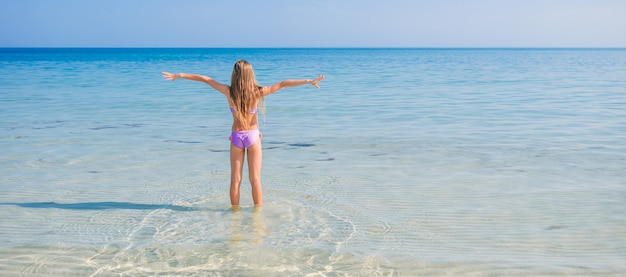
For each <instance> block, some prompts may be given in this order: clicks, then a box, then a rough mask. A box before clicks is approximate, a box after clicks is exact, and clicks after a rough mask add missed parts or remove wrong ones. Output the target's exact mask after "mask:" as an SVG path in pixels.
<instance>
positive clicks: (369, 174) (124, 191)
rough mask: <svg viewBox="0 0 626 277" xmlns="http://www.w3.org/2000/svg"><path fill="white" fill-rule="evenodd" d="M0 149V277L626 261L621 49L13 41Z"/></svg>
mask: <svg viewBox="0 0 626 277" xmlns="http://www.w3.org/2000/svg"><path fill="white" fill-rule="evenodd" d="M238 59H246V60H248V61H249V62H250V63H251V64H252V65H253V67H254V69H255V71H256V77H257V81H258V82H259V84H261V85H271V84H274V83H276V82H279V81H282V80H285V79H313V78H314V77H315V76H317V75H318V74H324V75H325V76H326V79H325V80H324V81H323V82H321V83H320V86H321V89H319V90H318V89H316V88H314V87H312V86H303V87H296V88H289V89H285V90H281V91H279V92H277V93H276V94H273V95H270V96H268V97H267V98H266V113H265V115H264V116H261V117H260V121H261V122H260V128H261V132H262V133H263V139H262V144H263V170H262V184H263V197H264V206H263V208H262V209H255V208H254V207H253V203H252V198H251V193H250V185H249V182H248V181H247V173H245V170H244V182H243V184H242V188H241V191H242V195H241V203H242V209H241V210H240V211H232V210H231V208H230V201H229V196H228V195H229V180H230V167H229V152H228V151H229V143H230V142H229V141H228V136H229V133H230V125H231V123H232V118H231V115H230V112H229V110H228V105H227V102H226V99H225V98H224V96H223V95H221V94H219V93H217V92H216V91H214V90H212V89H211V88H210V87H209V86H207V85H205V84H203V83H198V82H193V81H186V80H177V81H176V82H171V81H167V80H165V79H163V78H162V77H161V72H162V71H170V72H188V73H199V74H204V75H208V76H211V77H213V78H214V79H216V80H218V81H219V82H222V83H225V84H228V83H229V82H230V74H231V70H232V66H233V64H234V62H235V61H237V60H238ZM0 153H2V154H1V156H0V157H1V158H0V275H1V276H20V275H21V276H112V275H113V276H154V275H162V276H163V275H164V276H181V275H187V276H537V275H543V276H561V275H562V276H624V275H626V49H7V48H5V49H0Z"/></svg>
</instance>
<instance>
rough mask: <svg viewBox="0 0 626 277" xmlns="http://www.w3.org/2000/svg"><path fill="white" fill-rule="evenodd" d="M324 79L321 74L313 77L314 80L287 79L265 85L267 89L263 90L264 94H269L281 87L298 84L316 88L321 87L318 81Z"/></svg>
mask: <svg viewBox="0 0 626 277" xmlns="http://www.w3.org/2000/svg"><path fill="white" fill-rule="evenodd" d="M322 80H324V75H319V76H317V78H315V79H313V80H309V79H307V80H285V81H282V82H280V83H276V84H274V85H271V86H267V87H265V88H264V89H265V91H264V92H263V95H269V94H272V93H274V92H277V91H279V90H281V89H284V88H290V87H297V86H302V85H312V86H314V87H316V88H320V86H319V85H318V83H319V82H320V81H322Z"/></svg>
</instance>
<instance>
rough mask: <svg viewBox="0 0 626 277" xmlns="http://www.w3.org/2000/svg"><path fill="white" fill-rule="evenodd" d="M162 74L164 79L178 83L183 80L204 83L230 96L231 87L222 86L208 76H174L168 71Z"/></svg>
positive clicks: (180, 74) (183, 74) (185, 74)
mask: <svg viewBox="0 0 626 277" xmlns="http://www.w3.org/2000/svg"><path fill="white" fill-rule="evenodd" d="M162 74H163V78H165V79H167V80H172V81H176V79H180V78H183V79H186V80H191V81H198V82H204V83H206V84H208V85H209V86H211V87H212V88H214V89H215V90H217V91H219V92H220V93H222V94H224V95H226V96H228V95H229V94H230V87H228V86H227V85H224V84H221V83H219V82H218V81H215V80H213V78H211V77H208V76H204V75H199V74H189V73H176V74H173V73H169V72H166V71H164V72H162Z"/></svg>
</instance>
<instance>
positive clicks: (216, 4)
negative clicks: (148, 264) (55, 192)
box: [0, 0, 626, 48]
mask: <svg viewBox="0 0 626 277" xmlns="http://www.w3.org/2000/svg"><path fill="white" fill-rule="evenodd" d="M0 47H452V48H454V47H626V1H625V0H377V1H375V0H168V1H164V0H105V1H103V0H19V1H17V0H0Z"/></svg>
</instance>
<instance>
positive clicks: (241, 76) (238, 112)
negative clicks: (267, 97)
mask: <svg viewBox="0 0 626 277" xmlns="http://www.w3.org/2000/svg"><path fill="white" fill-rule="evenodd" d="M261 88H262V87H261V86H259V85H258V84H257V83H256V79H255V77H254V70H253V69H252V65H250V63H248V62H247V61H245V60H238V61H237V62H236V63H235V66H234V67H233V74H232V75H231V78H230V101H231V103H230V104H231V105H232V108H233V109H234V110H235V112H234V113H233V115H234V116H235V118H236V119H237V121H239V122H240V124H241V126H242V127H243V128H244V129H245V130H247V129H248V128H250V119H251V118H252V117H253V116H254V114H251V113H250V111H252V110H253V109H255V108H259V111H261V112H264V108H265V107H264V101H263V100H264V99H263V92H262V91H261ZM257 103H258V105H259V107H256V106H255V105H257Z"/></svg>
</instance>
